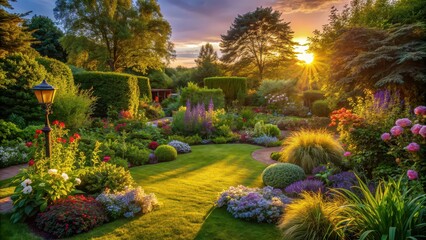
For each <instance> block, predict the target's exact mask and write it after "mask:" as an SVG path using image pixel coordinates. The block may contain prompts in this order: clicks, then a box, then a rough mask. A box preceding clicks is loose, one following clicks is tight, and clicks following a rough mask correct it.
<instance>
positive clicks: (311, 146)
mask: <svg viewBox="0 0 426 240" xmlns="http://www.w3.org/2000/svg"><path fill="white" fill-rule="evenodd" d="M343 152H344V150H343V148H342V146H341V145H340V143H339V142H338V141H336V140H335V139H334V138H333V136H332V135H331V134H329V133H327V132H325V131H323V130H304V131H300V132H296V133H293V134H292V135H291V136H290V137H288V138H286V139H285V140H284V143H283V150H282V151H281V158H280V161H281V162H287V163H293V164H297V165H299V166H301V167H302V168H303V170H305V172H307V173H310V172H312V169H313V168H314V167H316V166H319V165H320V164H327V163H332V164H334V165H336V166H341V164H342V160H343Z"/></svg>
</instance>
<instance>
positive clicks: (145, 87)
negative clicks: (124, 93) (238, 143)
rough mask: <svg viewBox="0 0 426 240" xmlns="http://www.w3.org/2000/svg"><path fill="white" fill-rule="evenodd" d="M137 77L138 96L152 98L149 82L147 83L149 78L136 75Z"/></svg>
mask: <svg viewBox="0 0 426 240" xmlns="http://www.w3.org/2000/svg"><path fill="white" fill-rule="evenodd" d="M137 79H138V86H139V92H140V96H139V97H140V98H143V97H147V98H149V99H152V92H151V84H150V83H149V78H147V77H141V76H137Z"/></svg>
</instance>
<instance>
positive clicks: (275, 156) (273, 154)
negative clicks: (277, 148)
mask: <svg viewBox="0 0 426 240" xmlns="http://www.w3.org/2000/svg"><path fill="white" fill-rule="evenodd" d="M270 157H271V159H272V160H275V161H278V159H279V158H280V157H281V153H280V152H272V153H271V156H270Z"/></svg>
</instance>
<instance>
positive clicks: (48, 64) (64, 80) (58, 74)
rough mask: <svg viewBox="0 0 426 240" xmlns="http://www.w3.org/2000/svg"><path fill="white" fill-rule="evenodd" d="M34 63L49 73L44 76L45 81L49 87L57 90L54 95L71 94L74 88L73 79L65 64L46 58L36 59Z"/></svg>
mask: <svg viewBox="0 0 426 240" xmlns="http://www.w3.org/2000/svg"><path fill="white" fill-rule="evenodd" d="M36 61H37V62H38V63H39V64H40V65H42V66H43V67H44V68H45V69H46V71H47V72H48V73H49V74H47V76H46V80H47V82H48V83H49V84H50V85H52V86H54V87H56V88H57V89H58V91H57V92H56V94H58V95H60V94H63V93H66V92H73V90H74V87H75V85H74V77H73V75H72V72H71V69H70V68H69V67H68V66H67V65H66V64H65V63H63V62H61V61H58V60H56V59H53V58H48V57H38V58H36Z"/></svg>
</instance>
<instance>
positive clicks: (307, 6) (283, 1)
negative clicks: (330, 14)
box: [274, 0, 344, 14]
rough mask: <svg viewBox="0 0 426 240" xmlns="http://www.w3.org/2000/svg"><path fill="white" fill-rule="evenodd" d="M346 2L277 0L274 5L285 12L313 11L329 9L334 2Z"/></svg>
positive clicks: (339, 0)
mask: <svg viewBox="0 0 426 240" xmlns="http://www.w3.org/2000/svg"><path fill="white" fill-rule="evenodd" d="M341 2H344V1H343V0H277V1H276V3H275V4H274V7H276V8H278V9H280V10H281V11H283V13H284V14H289V13H295V12H301V13H311V12H316V11H328V10H329V8H330V7H331V6H332V5H334V4H339V3H341Z"/></svg>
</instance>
